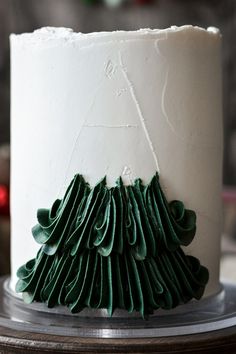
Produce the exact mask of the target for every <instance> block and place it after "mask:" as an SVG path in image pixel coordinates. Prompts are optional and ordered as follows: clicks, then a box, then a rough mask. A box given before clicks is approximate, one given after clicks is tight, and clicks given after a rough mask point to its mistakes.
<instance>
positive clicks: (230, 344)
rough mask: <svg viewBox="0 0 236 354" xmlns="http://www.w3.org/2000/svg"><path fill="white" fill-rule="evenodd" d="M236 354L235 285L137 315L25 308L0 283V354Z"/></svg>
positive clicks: (6, 284) (40, 306) (39, 306)
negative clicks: (141, 315) (210, 295)
mask: <svg viewBox="0 0 236 354" xmlns="http://www.w3.org/2000/svg"><path fill="white" fill-rule="evenodd" d="M226 351H227V353H235V352H236V284H226V283H224V284H222V285H221V290H220V292H219V293H218V294H216V295H214V296H212V297H208V298H205V299H203V300H201V301H200V302H198V301H191V302H190V303H188V304H187V305H184V306H179V307H177V308H176V309H174V310H169V311H163V310H158V311H156V312H155V313H154V314H153V315H151V316H150V317H149V319H148V320H143V319H142V318H141V317H140V315H139V314H136V313H135V314H132V315H127V313H126V312H125V311H121V310H119V311H118V310H117V311H115V313H114V315H113V317H112V318H110V317H108V316H107V313H106V311H105V310H83V311H82V312H80V313H79V314H76V315H72V314H70V313H69V311H68V309H67V308H64V307H56V308H53V309H48V308H47V307H46V306H45V305H44V304H40V303H33V304H31V305H26V304H24V303H23V301H22V300H21V298H20V297H17V296H15V295H14V293H13V292H12V291H11V290H10V287H9V278H6V277H2V278H0V353H190V352H192V353H194V354H197V353H224V352H226Z"/></svg>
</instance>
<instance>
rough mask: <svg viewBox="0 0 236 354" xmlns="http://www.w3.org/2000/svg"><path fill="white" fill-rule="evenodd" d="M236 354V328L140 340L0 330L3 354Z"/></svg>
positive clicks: (1, 351)
mask: <svg viewBox="0 0 236 354" xmlns="http://www.w3.org/2000/svg"><path fill="white" fill-rule="evenodd" d="M191 352H192V353H194V354H198V353H209V354H210V353H227V354H230V353H236V326H234V327H230V328H227V329H224V330H219V331H215V332H207V333H202V334H195V335H188V336H177V337H160V338H145V339H142V338H137V339H99V338H81V337H68V336H58V335H49V334H39V333H30V332H24V331H16V330H12V329H10V328H5V327H0V353H12V354H13V353H54V354H56V353H68V354H70V353H127V354H128V353H157V354H158V353H191Z"/></svg>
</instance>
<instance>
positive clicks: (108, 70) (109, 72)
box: [104, 60, 117, 79]
mask: <svg viewBox="0 0 236 354" xmlns="http://www.w3.org/2000/svg"><path fill="white" fill-rule="evenodd" d="M116 69H117V66H116V65H114V64H113V63H112V61H111V60H108V62H107V63H106V64H105V69H104V71H105V75H106V76H107V77H108V78H109V79H111V78H112V77H113V75H114V74H115V72H116Z"/></svg>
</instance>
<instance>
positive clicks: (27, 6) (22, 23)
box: [0, 0, 236, 281]
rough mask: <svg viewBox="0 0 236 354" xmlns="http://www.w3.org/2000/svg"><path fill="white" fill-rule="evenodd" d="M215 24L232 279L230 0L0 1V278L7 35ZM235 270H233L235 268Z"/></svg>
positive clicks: (5, 195)
mask: <svg viewBox="0 0 236 354" xmlns="http://www.w3.org/2000/svg"><path fill="white" fill-rule="evenodd" d="M183 24H192V25H198V26H202V27H208V26H215V27H218V28H220V30H221V33H222V35H223V51H222V54H223V55H222V65H223V99H224V134H225V148H224V180H223V188H222V200H223V205H224V230H223V237H222V262H221V275H222V277H223V278H227V279H229V280H234V281H236V119H235V115H236V40H235V38H236V1H235V0H97V1H96V0H40V1H37V0H24V1H22V0H0V275H2V274H6V273H9V272H10V268H9V242H10V226H9V225H10V223H9V168H10V167H9V166H10V165H9V161H10V150H9V146H10V84H9V79H10V73H9V67H10V53H9V34H10V33H22V32H31V31H33V30H34V29H36V28H39V27H42V26H62V27H70V28H73V29H74V30H75V31H79V32H92V31H103V30H106V31H111V30H117V29H123V30H135V29H139V28H145V27H150V28H165V27H169V26H171V25H183ZM234 269H235V270H234Z"/></svg>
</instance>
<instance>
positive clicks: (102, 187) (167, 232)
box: [16, 173, 209, 318]
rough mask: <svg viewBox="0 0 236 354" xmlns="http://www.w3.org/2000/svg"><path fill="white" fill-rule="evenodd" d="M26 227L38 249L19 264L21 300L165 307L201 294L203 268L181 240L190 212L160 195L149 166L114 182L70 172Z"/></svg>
mask: <svg viewBox="0 0 236 354" xmlns="http://www.w3.org/2000/svg"><path fill="white" fill-rule="evenodd" d="M37 218H38V224H37V225H36V226H34V227H33V229H32V234H33V237H34V239H35V241H36V242H38V243H39V244H41V245H42V246H41V248H40V250H39V252H38V254H37V256H36V258H35V259H33V260H30V261H29V262H27V263H26V264H25V265H23V266H22V267H20V268H19V270H18V272H17V276H18V278H19V280H18V282H17V284H16V291H17V292H22V293H23V299H24V301H25V302H27V303H30V302H33V301H41V302H45V303H46V304H47V306H48V307H53V306H56V305H66V306H68V307H69V309H70V310H71V312H72V313H76V312H79V311H81V310H82V309H84V308H85V307H89V308H93V309H99V308H106V309H107V312H108V314H109V315H110V316H112V314H113V312H114V310H115V309H116V308H119V309H126V310H127V311H128V312H133V311H139V312H140V314H141V315H142V316H143V318H146V317H147V315H148V314H151V313H153V311H154V310H156V309H158V308H163V309H171V308H174V307H176V306H177V305H179V304H183V303H186V302H188V301H189V300H191V299H192V298H196V299H200V298H201V296H202V295H203V292H204V289H205V285H206V283H207V281H208V277H209V275H208V271H207V269H206V268H205V267H203V266H202V265H201V264H200V262H199V261H198V260H197V259H196V258H195V257H192V256H186V255H185V254H184V252H183V250H182V249H181V246H187V245H189V244H190V243H191V241H192V240H193V238H194V236H195V233H196V214H195V212H194V211H192V210H188V209H185V207H184V204H183V203H182V202H181V201H177V200H174V201H172V202H170V203H168V202H167V200H166V197H165V195H164V193H163V191H162V189H161V186H160V183H159V175H158V174H157V173H156V174H155V175H154V176H153V178H152V179H151V181H150V183H149V184H148V185H146V186H144V185H143V184H142V181H141V179H137V180H135V182H134V184H133V185H129V186H124V184H123V181H122V178H121V177H119V178H118V179H117V181H116V185H115V186H114V187H111V188H108V187H107V186H106V178H105V177H104V178H103V179H102V180H101V181H100V182H99V183H97V184H96V185H95V187H93V188H91V187H90V186H89V185H88V184H87V183H86V182H85V180H84V178H83V176H81V175H79V174H77V175H75V177H74V179H73V180H72V181H71V183H70V185H69V187H68V189H67V191H66V193H65V195H64V197H63V199H62V200H59V199H57V200H56V201H55V202H54V203H53V205H52V207H51V209H49V210H48V209H39V210H38V213H37Z"/></svg>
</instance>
